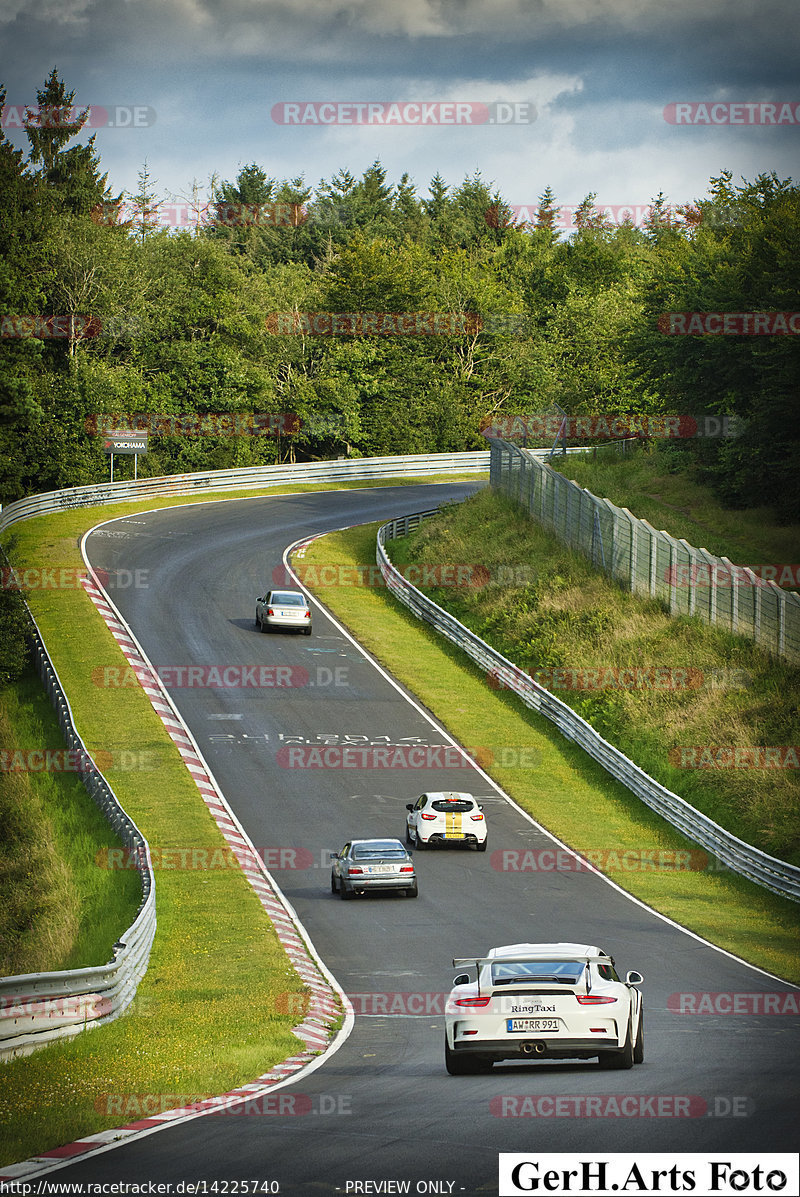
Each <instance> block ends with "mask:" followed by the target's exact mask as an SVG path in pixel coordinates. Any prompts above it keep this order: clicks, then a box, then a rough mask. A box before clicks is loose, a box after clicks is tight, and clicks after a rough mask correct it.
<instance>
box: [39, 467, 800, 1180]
mask: <svg viewBox="0 0 800 1197" xmlns="http://www.w3.org/2000/svg"><path fill="white" fill-rule="evenodd" d="M473 489H475V487H474V485H472V484H464V485H457V484H447V485H439V486H435V487H434V486H418V487H417V486H413V487H411V486H409V487H402V488H388V489H375V490H360V491H347V492H320V493H313V494H312V493H309V494H303V495H296V496H282V497H274V498H260V499H250V500H246V501H233V502H223V503H211V504H204V505H202V506H193V507H182V508H174V509H168V510H162V511H157V512H146V513H141V514H139V515H135V516H131V517H128V518H124V519H120V520H115V521H113V522H112V523H110V524H107V525H103V526H102V527H101V528H99V529H98V530H97V531H96V532H95V533H93V534H92V536H91V537H90V538H89V540H88V552H89V556H90V559H91V562H92V565H93V566H95V567H96V568H105V569H108V570H113V569H116V568H120V569H127V570H136V569H139V570H146V571H147V573H146V575H140V576H145V577H147V579H148V581H149V585H148V586H147V587H146V588H143V589H138V590H136V589H131V590H128V591H120V592H118V593H117V594H115V596H114V598H115V602H116V603H117V605H118V606H119V608H120V610H121V612H122V614H123V615H124V617H125V618H126V620H127V621H128V622H129V623H130V625H131V627H132V628H133V631H134V633H135V635H136V637H137V638H138V640H139V641H140V643H141V644H142V646H143V648H144V649H145V651H146V653H147V655H148V656H149V658H150V660H151V661H152V663H153V664H154V665H155V666H156V667H157V668H158V669H159V670H160V671H163V670H164V669H166V668H167V667H168V666H172V667H184V668H188V667H190V666H213V665H217V666H220V667H223V666H236V667H240V669H246V668H249V667H253V666H264V665H266V666H270V667H274V668H278V667H281V666H282V667H284V668H287V669H290V670H304V671H306V673H307V675H308V679H309V682H308V684H307V685H301V686H294V687H283V688H275V689H262V688H256V687H253V686H249V687H248V686H244V687H237V688H227V689H211V688H208V687H203V686H184V687H175V688H172V689H171V695H172V698H173V700H174V701H175V703H176V705H177V707H178V708H179V710H180V711H181V714H182V716H183V718H184V719H185V720H186V722H187V724H188V725H189V727H190V728H191V730H192V733H193V735H194V737H195V739H196V740H197V742H198V744H199V745H200V747H201V749H202V751H203V754H204V756H205V758H206V760H207V761H208V763H209V765H210V767H211V769H212V771H213V773H214V775H215V777H216V779H217V781H218V783H219V784H220V786H221V788H222V790H223V792H224V793H225V796H226V798H227V800H228V802H229V803H230V805H231V807H232V808H233V809H234V810H235V812H236V814H237V816H238V818H239V820H240V822H241V823H242V825H243V826H244V828H245V830H246V832H247V834H248V835H249V836H250V838H251V840H252V841H253V843H254V844H255V845H256V846H257V847H259V848H263V849H265V851H268V852H269V856H268V857H267V859H268V863H269V865H270V868H271V871H272V873H273V875H274V876H275V878H276V880H277V881H278V883H279V885H280V886H281V888H282V890H283V892H284V893H285V895H286V896H287V898H288V899H289V901H290V902H291V904H292V906H293V907H294V908H295V910H296V911H297V912H298V914H299V916H300V917H301V919H302V921H303V923H304V925H305V926H306V928H307V929H308V931H309V934H310V935H311V937H312V939H313V941H314V943H315V945H316V946H317V948H318V950H319V951H320V953H321V955H322V956H323V958H324V960H325V962H326V964H327V966H328V967H329V968H330V970H331V971H332V972H333V974H334V975H335V976H336V978H337V979H338V981H339V983H340V984H341V985H342V987H343V989H344V990H345V992H346V993H348V994H349V995H350V997H351V1000H352V1001H353V1005H354V1008H355V1011H356V1026H355V1030H354V1031H353V1033H352V1035H351V1036H350V1038H349V1040H348V1041H347V1042H346V1043H345V1044H344V1045H343V1047H342V1048H341V1049H340V1050H339V1051H338V1052H337V1053H336V1055H335V1056H334V1057H333V1058H332V1059H331V1061H330V1062H329V1063H327V1064H325V1065H323V1066H322V1067H321V1068H319V1069H318V1070H317V1071H316V1072H315V1073H314V1074H313V1075H312V1076H310V1077H308V1078H305V1079H304V1081H303V1083H302V1085H301V1086H290V1087H288V1088H285V1089H284V1090H282V1093H281V1094H276V1095H275V1099H276V1100H275V1103H274V1105H273V1107H269V1106H265V1107H263V1108H259V1109H255V1110H250V1111H247V1110H246V1109H245V1111H244V1112H243V1113H242V1114H241V1116H238V1117H236V1116H205V1117H202V1118H198V1119H195V1120H193V1121H191V1122H188V1123H185V1124H182V1125H177V1126H175V1127H171V1128H169V1129H168V1130H165V1131H162V1132H160V1133H158V1134H155V1135H151V1136H149V1137H145V1138H143V1139H141V1140H138V1141H136V1142H132V1143H129V1144H126V1145H124V1146H122V1147H120V1148H118V1149H116V1150H113V1151H110V1152H107V1153H105V1154H103V1155H101V1156H98V1157H95V1158H93V1159H87V1160H85V1161H83V1162H77V1163H76V1164H74V1165H72V1166H70V1167H69V1168H68V1169H66V1170H62V1171H61V1173H60V1176H59V1179H63V1180H71V1181H81V1180H92V1181H113V1180H118V1179H120V1178H122V1179H125V1180H127V1181H131V1182H138V1181H145V1180H158V1181H172V1182H173V1183H174V1182H177V1181H196V1180H206V1181H209V1182H210V1181H212V1180H214V1179H218V1180H228V1181H231V1180H245V1179H248V1180H251V1181H252V1180H257V1179H259V1180H262V1181H276V1182H278V1184H279V1186H280V1190H279V1191H280V1193H281V1194H287V1193H291V1194H295V1193H297V1194H301V1193H302V1194H314V1193H335V1192H337V1191H340V1192H344V1191H345V1185H346V1182H347V1181H348V1180H350V1181H352V1180H372V1181H373V1182H374V1181H376V1180H381V1179H392V1180H408V1181H410V1184H411V1189H410V1191H411V1192H414V1191H416V1189H415V1186H416V1183H417V1182H419V1181H439V1182H453V1188H452V1190H450V1189H448V1188H447V1187H446V1186H445V1187H444V1188H441V1189H439V1190H433V1191H440V1192H449V1191H452V1192H453V1193H467V1194H478V1193H492V1192H496V1191H497V1155H498V1151H530V1150H533V1149H538V1150H548V1151H582V1152H586V1151H594V1152H596V1151H600V1150H602V1151H605V1152H608V1151H639V1152H641V1151H659V1150H664V1151H700V1152H703V1153H704V1154H705V1153H707V1152H709V1151H718V1150H725V1151H747V1150H753V1151H778V1150H789V1149H791V1147H792V1144H793V1141H794V1136H795V1133H796V1126H797V1122H798V1101H797V1085H796V1079H795V1061H796V1059H797V1058H798V1047H800V1033H799V1031H798V1020H797V1019H796V1018H791V1017H787V1016H785V1015H784V1016H778V1015H775V1016H766V1017H765V1016H751V1015H745V1014H741V1015H731V1016H726V1015H724V1014H716V1015H697V1016H695V1017H689V1016H686V1015H680V1014H679V1013H677V1012H676V1011H674V1010H673V1009H672V1008H671V1007H672V1006H674V1004H675V1003H674V1001H673V1002H670V997H671V995H674V994H677V993H698V992H714V993H719V992H723V993H748V994H754V993H758V994H763V993H772V992H775V991H780V990H785V989H788V988H789V987H788V986H783V985H781V984H780V983H779V982H776V981H774V980H772V979H771V978H769V977H767V976H765V975H764V974H762V973H759V972H757V971H754V970H752V969H749V968H748V967H747V966H746V965H745V964H743V963H741V962H739V961H737V960H735V959H732V958H730V957H728V956H726V955H724V954H722V953H720V952H718V951H715V950H714V949H712V948H711V947H710V946H708V945H706V944H704V943H702V942H700V941H698V940H697V939H695V938H692V937H691V936H689V935H687V934H686V933H684V932H682V931H681V930H680V929H679V928H677V927H675V926H673V925H671V924H670V923H668V922H666V921H664V920H663V919H662V918H660V917H658V916H657V915H655V914H653V913H652V912H650V911H648V910H647V909H646V908H643V907H642V906H641V905H639V904H637V903H635V902H633V901H631V900H630V899H628V898H627V897H626V896H625V895H624V894H623V893H622V892H621V891H619V890H618V889H616V888H615V887H613V886H611V885H609V884H608V883H606V882H605V881H604V880H603V879H602V878H601V877H599V876H596V875H593V874H592V873H583V872H581V873H578V872H576V873H560V872H552V873H547V874H542V873H539V874H535V873H526V874H524V873H510V872H500V871H497V870H495V869H493V868H492V855H491V851H490V852H487V853H485V854H483V853H481V854H478V853H474V852H462V851H441V852H428V853H427V854H421V855H420V856H419V858H418V861H417V867H418V871H419V877H420V893H419V898H418V899H417V900H416V901H413V902H410V901H408V900H407V899H403V898H401V897H395V896H389V895H387V896H386V897H376V898H371V899H369V900H364V901H355V902H349V903H342V902H340V901H339V900H338V899H337V898H334V897H333V896H332V895H331V893H330V888H329V865H328V859H327V854H328V852H329V851H331V850H334V849H338V848H339V847H341V845H342V843H344V841H345V840H346V839H347V838H348V837H349V836H352V835H362V836H370V835H383V834H391V835H401V834H402V830H403V825H404V818H405V803H406V802H407V801H410V800H411V799H413V798H415V797H416V796H417V795H418V794H419V793H421V792H422V791H423V790H425V789H426V788H427V789H430V788H434V785H435V788H441V789H467V790H472V791H473V792H474V793H476V794H478V795H480V797H481V800H482V801H483V803H484V804H485V808H486V811H487V815H488V818H489V827H490V837H491V845H492V846H494V847H501V846H508V847H523V846H524V847H530V848H534V849H535V848H537V847H551V846H552V841H551V840H550V839H549V837H547V835H546V834H545V833H544V832H543V831H542V830H541V829H539V828H537V827H536V826H535V825H534V824H533V823H532V822H531V821H530V820H529V819H527V818H526V817H525V816H524V815H522V814H521V813H520V812H519V811H518V810H516V809H515V808H514V807H513V806H512V805H511V804H509V803H508V802H506V801H505V800H504V799H503V797H502V795H501V794H500V793H499V792H497V791H495V790H494V789H493V788H492V787H491V785H490V784H489V783H487V781H486V779H485V777H484V776H483V775H481V774H480V773H479V772H474V773H473V772H471V770H470V769H469V768H466V769H465V768H458V769H447V768H436V769H429V770H419V769H410V768H409V769H397V768H395V769H360V768H341V769H338V768H322V769H321V768H291V767H286V766H287V765H288V764H290V763H291V761H292V760H296V759H297V758H296V756H295V757H292V756H291V755H290V754H289V752H288V749H289V748H291V747H292V746H294V747H299V746H306V747H307V746H310V745H322V744H325V743H328V744H337V745H340V746H341V745H345V744H354V745H356V746H361V745H364V744H371V745H373V746H381V745H383V744H386V743H392V744H397V743H406V744H409V745H411V744H417V745H428V746H433V745H442V744H447V743H448V739H447V737H446V735H445V734H444V733H443V732H442V731H441V729H437V726H436V724H435V722H434V721H432V720H431V718H430V717H429V716H428V715H427V713H426V712H425V711H423V710H422V709H421V708H420V707H419V705H418V704H416V703H413V702H410V701H408V699H407V698H406V696H405V695H404V693H403V692H402V690H401V689H400V688H399V687H397V686H395V685H393V684H392V683H391V682H390V680H388V679H387V678H386V677H385V675H384V674H383V673H382V672H381V671H380V670H378V669H376V668H375V666H374V664H373V663H372V662H371V661H370V660H369V659H368V658H367V656H366V654H365V653H363V652H362V651H361V650H360V649H359V648H358V646H356V645H355V644H354V643H353V642H352V640H351V639H350V638H349V637H347V636H346V635H344V634H343V633H342V631H341V629H340V628H339V626H338V625H337V624H336V623H335V622H334V621H331V620H330V619H329V618H328V617H327V616H326V614H325V612H324V611H323V610H321V609H318V610H317V611H315V617H314V634H313V636H311V637H310V638H307V637H304V636H291V635H285V634H278V635H265V634H261V633H259V632H258V631H257V630H256V628H255V626H254V622H253V611H254V600H255V598H256V596H257V595H258V594H259V593H263V592H264V590H265V589H266V588H268V587H269V585H270V584H271V577H272V571H273V570H275V569H278V568H279V567H280V565H281V559H282V554H283V550H284V548H285V546H286V545H287V544H290V543H292V542H294V541H296V540H298V539H299V538H301V537H306V536H314V535H318V534H321V533H324V532H325V531H328V530H332V529H334V528H339V527H343V526H346V525H349V524H354V523H360V522H366V521H370V520H377V519H380V520H386V519H390V518H392V516H394V515H398V514H402V513H404V512H409V511H418V510H421V509H423V508H425V507H431V506H434V505H435V504H436V503H437V502H443V501H446V500H450V499H455V498H460V497H463V496H465V495H466V494H467V493H469V492H470V491H471V490H473ZM337 670H338V673H337ZM296 676H300V677H302V676H303V675H302V673H299V674H297V675H296ZM337 679H338V680H339V682H340V683H341V684H339V685H337V684H335V682H336V680H337ZM487 701H491V699H487ZM537 939H540V940H558V939H560V940H565V941H570V940H572V941H582V942H585V941H587V940H588V941H589V942H594V943H598V944H599V945H600V946H601V947H602V948H603V949H605V950H606V951H609V952H611V953H612V954H613V955H614V956H615V957H616V959H617V964H618V967H619V968H620V969H621V970H622V971H625V970H626V969H628V968H637V969H640V970H641V971H642V972H643V973H644V975H645V985H644V987H643V991H644V995H645V1006H646V1021H647V1044H646V1060H645V1063H644V1064H643V1065H641V1066H639V1067H636V1068H634V1069H633V1070H632V1071H630V1072H621V1073H619V1072H618V1073H614V1072H611V1073H609V1072H605V1071H601V1070H600V1069H599V1068H597V1067H596V1065H595V1064H594V1063H593V1062H584V1063H552V1062H551V1063H531V1064H524V1065H511V1066H504V1067H498V1068H496V1069H494V1070H493V1072H492V1073H490V1074H488V1075H484V1076H474V1077H461V1078H455V1077H449V1076H448V1075H447V1074H446V1072H445V1070H444V1065H443V1046H442V1043H443V1033H444V1032H443V1018H442V1009H443V995H444V994H445V993H446V991H447V990H448V989H449V986H450V983H451V980H452V975H453V969H452V967H451V966H450V960H451V958H452V957H453V956H454V955H455V956H464V955H469V954H471V953H475V952H482V951H484V950H486V949H487V948H489V947H490V946H492V945H494V944H497V943H509V942H519V941H524V940H537ZM298 1090H299V1091H298ZM279 1097H283V1099H284V1100H283V1103H280V1102H278V1101H277V1099H278V1098H279ZM559 1098H560V1099H561V1102H560V1103H559V1102H558V1101H557V1099H559ZM588 1098H594V1099H596V1100H595V1101H594V1103H587V1099H588ZM615 1110H616V1113H615ZM219 1191H220V1192H222V1189H220V1190H219ZM229 1191H232V1190H229ZM241 1191H242V1190H240V1192H241ZM252 1191H253V1190H252V1189H251V1192H252ZM262 1191H268V1190H262ZM373 1191H375V1190H373Z"/></svg>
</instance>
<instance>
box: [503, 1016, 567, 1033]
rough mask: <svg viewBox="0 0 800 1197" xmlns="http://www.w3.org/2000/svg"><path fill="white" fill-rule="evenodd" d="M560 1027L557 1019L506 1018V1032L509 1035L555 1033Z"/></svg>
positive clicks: (559, 1021) (559, 1020)
mask: <svg viewBox="0 0 800 1197" xmlns="http://www.w3.org/2000/svg"><path fill="white" fill-rule="evenodd" d="M560 1026H561V1019H559V1018H507V1019H506V1030H507V1031H508V1033H509V1035H513V1034H515V1033H517V1034H519V1033H520V1032H522V1033H523V1034H527V1033H528V1032H529V1031H557V1030H558V1029H559V1027H560Z"/></svg>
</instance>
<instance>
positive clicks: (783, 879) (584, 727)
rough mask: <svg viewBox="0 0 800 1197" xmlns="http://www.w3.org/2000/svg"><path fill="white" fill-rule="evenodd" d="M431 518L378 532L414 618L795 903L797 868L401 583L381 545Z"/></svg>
mask: <svg viewBox="0 0 800 1197" xmlns="http://www.w3.org/2000/svg"><path fill="white" fill-rule="evenodd" d="M435 514H436V511H421V512H417V513H416V514H414V515H409V516H403V517H401V518H399V519H394V520H390V521H389V523H387V524H383V525H382V527H380V528H379V529H378V539H377V548H376V559H377V563H378V566H379V568H380V571H381V574H382V575H383V578H384V581H385V582H386V586H387V589H388V590H390V591H391V592H392V594H394V595H395V597H396V598H397V599H399V601H400V602H401V603H403V604H404V606H406V607H408V608H409V610H410V611H412V612H413V613H414V615H416V617H417V618H418V619H421V620H424V621H425V622H426V623H429V624H430V625H431V626H432V627H433V628H435V630H436V631H437V632H440V633H441V634H442V635H443V636H445V637H446V638H447V639H448V640H449V641H450V642H451V643H452V644H455V645H456V646H457V647H458V648H460V649H462V650H463V651H464V652H465V653H466V654H467V656H468V657H470V658H471V660H473V661H474V662H475V663H476V665H479V666H480V668H481V669H483V670H484V671H485V672H486V673H487V674H490V675H491V676H493V677H494V678H496V679H497V680H498V681H499V682H500V683H501V684H502V685H503V686H504V687H506V688H507V689H509V690H512V691H513V692H514V693H515V694H517V695H518V696H519V697H520V698H521V699H522V701H523V702H524V703H525V705H526V706H528V707H530V708H531V709H532V710H534V711H537V712H538V713H539V714H540V715H544V717H545V718H546V719H549V720H550V721H551V722H552V723H554V724H555V725H556V727H557V728H558V730H559V731H560V732H561V733H562V735H564V736H566V738H567V739H568V740H572V741H573V742H574V743H575V744H578V745H580V747H581V748H583V749H584V750H585V751H586V752H588V754H589V756H591V757H592V758H593V759H594V760H596V761H597V762H598V763H599V764H600V765H602V766H603V768H604V769H605V770H606V771H607V772H608V773H610V774H611V776H612V777H615V778H616V779H617V781H621V782H622V784H623V785H624V786H627V788H628V789H629V790H631V791H632V792H633V793H634V794H635V795H636V797H637V798H639V799H641V801H642V802H644V803H645V804H646V805H647V806H649V807H650V808H651V809H652V810H654V811H656V812H657V813H658V814H659V815H661V816H662V818H664V819H666V820H667V822H668V823H671V824H672V826H673V827H675V828H677V829H678V831H680V832H681V833H682V834H683V835H685V836H686V837H687V838H688V839H691V840H693V841H694V842H695V843H698V844H700V845H702V847H703V848H705V849H706V850H707V851H708V852H710V853H711V854H712V855H713V856H715V857H716V858H717V860H719V861H721V862H722V864H724V865H726V866H727V867H728V868H729V869H733V870H734V872H736V873H740V874H741V875H742V876H743V877H746V878H747V879H748V880H749V881H755V882H756V883H757V884H758V885H763V886H765V887H766V888H767V889H770V890H772V891H773V892H774V893H776V894H780V895H781V896H782V897H784V898H791V899H792V900H793V901H795V902H800V868H798V867H797V866H795V865H790V864H786V863H785V862H784V861H782V860H778V859H777V858H776V857H774V856H769V855H768V854H767V853H766V852H762V851H761V850H760V849H758V848H754V847H752V845H750V844H746V843H745V842H744V840H740V839H738V838H737V836H735V835H732V834H731V833H730V832H729V831H726V830H725V828H724V827H720V826H719V824H718V823H714V822H713V820H711V819H709V818H707V817H706V816H705V815H703V814H701V812H700V811H698V810H695V808H694V807H693V806H691V805H690V804H689V803H688V802H686V801H685V799H683V798H681V797H680V796H679V795H678V794H673V793H672V791H671V790H668V789H667V788H666V787H665V786H662V785H661V784H660V782H657V781H655V779H654V778H652V777H650V776H649V775H648V774H647V773H645V772H644V770H643V769H640V768H639V766H638V765H635V764H634V763H633V761H631V760H629V759H628V757H626V756H625V754H624V753H622V752H620V751H619V749H617V748H615V747H614V746H613V744H609V743H608V741H607V740H604V739H603V737H602V736H601V735H600V734H599V733H598V732H597V731H595V729H594V728H593V727H592V726H591V724H589V723H587V722H586V720H585V719H582V718H581V716H580V715H578V714H576V712H575V711H573V710H572V708H571V707H570V706H567V704H566V703H565V702H562V701H561V699H559V698H556V697H555V695H554V694H551V693H550V691H549V690H546V689H545V688H544V687H543V686H540V685H539V684H538V683H537V682H535V681H534V680H533V678H531V677H529V676H528V675H527V674H526V673H525V672H524V671H523V670H522V669H520V668H519V666H517V665H515V664H514V663H513V662H512V661H509V660H507V659H506V658H505V657H504V656H502V655H501V654H500V653H499V652H497V650H496V649H494V648H492V647H491V646H490V645H488V644H487V643H486V642H485V641H484V640H481V639H480V637H478V636H476V635H475V634H474V633H473V632H471V631H470V630H469V628H466V627H464V625H463V624H462V623H459V621H458V620H457V619H454V617H453V616H452V615H450V614H449V613H448V612H447V611H445V610H444V609H443V608H442V607H439V606H438V605H437V604H436V603H434V602H432V601H431V599H429V598H428V597H427V596H426V595H424V594H423V593H422V592H421V591H420V590H418V589H417V588H416V586H412V585H411V583H410V582H407V581H406V579H405V578H404V577H403V576H402V574H401V573H400V572H399V571H398V570H396V569H395V567H394V566H393V565H392V563H391V561H390V560H389V558H388V556H387V554H386V550H385V548H384V544H385V542H386V541H387V540H394V539H396V538H397V537H398V536H406V535H408V533H409V532H412V531H413V530H414V529H415V528H417V527H419V525H420V523H421V522H422V521H423V520H424V519H427V518H428V517H429V516H431V515H435Z"/></svg>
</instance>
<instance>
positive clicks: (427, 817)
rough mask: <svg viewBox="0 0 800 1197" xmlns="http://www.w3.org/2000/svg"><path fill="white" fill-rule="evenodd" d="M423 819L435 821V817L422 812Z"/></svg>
mask: <svg viewBox="0 0 800 1197" xmlns="http://www.w3.org/2000/svg"><path fill="white" fill-rule="evenodd" d="M422 817H423V819H435V818H436V815H429V814H428V813H427V812H426V811H423V812H422Z"/></svg>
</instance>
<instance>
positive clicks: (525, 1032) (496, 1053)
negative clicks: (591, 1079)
mask: <svg viewBox="0 0 800 1197" xmlns="http://www.w3.org/2000/svg"><path fill="white" fill-rule="evenodd" d="M453 965H454V966H455V967H458V966H460V965H471V966H472V967H473V968H475V970H476V972H477V979H476V980H475V981H471V980H470V977H469V975H468V974H467V973H462V974H460V975H459V976H457V977H456V978H455V981H454V982H453V989H452V990H451V992H450V996H449V998H448V1000H447V1007H446V1010H445V1043H444V1057H445V1066H446V1068H447V1071H448V1072H449V1073H451V1074H452V1075H454V1076H457V1075H461V1074H463V1073H470V1072H486V1071H488V1070H489V1069H490V1068H491V1067H492V1065H493V1064H494V1063H495V1062H496V1061H498V1060H533V1059H537V1060H541V1059H550V1060H566V1059H579V1060H588V1059H592V1058H593V1057H595V1056H596V1057H597V1060H598V1063H599V1065H600V1067H601V1068H630V1067H631V1066H632V1065H633V1064H641V1063H642V1061H643V1059H644V1017H643V1011H642V995H641V994H640V993H639V991H638V989H637V988H636V986H637V985H640V984H641V982H642V981H643V980H644V978H643V977H642V975H641V973H637V972H629V973H628V974H627V977H626V978H625V980H624V981H621V980H620V979H619V977H618V976H617V973H616V969H615V968H614V960H613V958H612V957H611V956H607V955H606V954H605V953H604V952H602V951H601V950H600V949H599V948H596V947H591V946H587V945H585V944H575V943H517V944H511V945H509V946H507V947H501V948H492V950H491V951H490V952H489V953H488V955H486V956H478V957H470V958H468V959H460V960H454V961H453Z"/></svg>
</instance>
